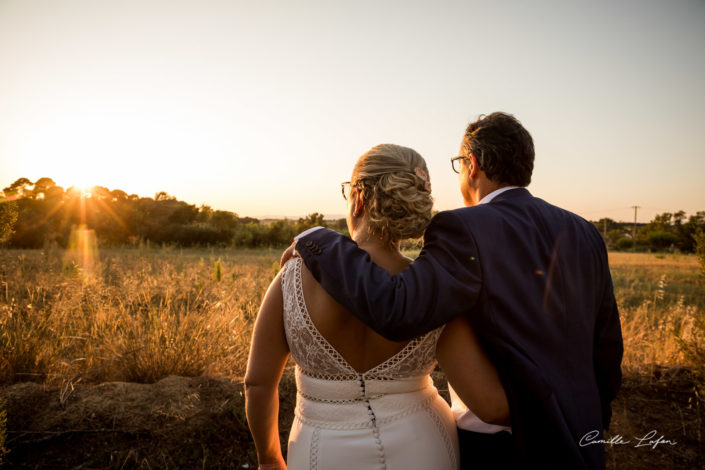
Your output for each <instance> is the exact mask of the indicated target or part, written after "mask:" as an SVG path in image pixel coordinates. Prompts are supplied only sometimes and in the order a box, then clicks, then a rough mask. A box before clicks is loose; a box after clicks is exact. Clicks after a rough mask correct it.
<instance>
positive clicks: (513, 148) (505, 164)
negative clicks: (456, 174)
mask: <svg viewBox="0 0 705 470" xmlns="http://www.w3.org/2000/svg"><path fill="white" fill-rule="evenodd" d="M463 150H464V152H465V154H466V155H468V156H469V155H470V154H473V155H475V157H476V158H477V162H478V164H479V165H480V170H482V171H484V172H485V174H486V175H487V178H488V179H490V180H492V181H493V182H495V183H499V184H507V185H513V186H528V185H529V183H530V182H531V173H532V171H533V170H534V141H533V140H532V138H531V134H529V131H527V130H526V129H524V126H522V125H521V123H520V122H519V121H518V120H517V118H515V117H514V116H512V115H511V114H507V113H501V112H496V113H492V114H489V115H487V116H480V117H479V119H478V120H477V121H475V122H472V123H470V124H468V127H467V129H465V137H464V138H463Z"/></svg>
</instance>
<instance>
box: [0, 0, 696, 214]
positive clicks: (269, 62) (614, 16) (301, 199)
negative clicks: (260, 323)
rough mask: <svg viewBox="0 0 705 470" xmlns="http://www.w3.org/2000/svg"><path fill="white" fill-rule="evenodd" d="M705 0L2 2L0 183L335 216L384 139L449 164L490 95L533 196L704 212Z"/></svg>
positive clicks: (440, 195) (446, 179) (451, 203)
mask: <svg viewBox="0 0 705 470" xmlns="http://www.w3.org/2000/svg"><path fill="white" fill-rule="evenodd" d="M704 46H705V2H703V1H695V0H693V1H685V0H674V1H668V2H666V1H651V0H638V1H619V2H611V1H610V2H607V1H590V2H588V1H585V2H572V1H571V2H565V1H537V2H526V1H498V2H479V1H462V2H460V1H458V2H439V1H434V2H431V1H427V2H418V1H413V0H407V1H389V2H380V1H360V0H358V1H354V2H352V1H351V2H338V1H301V2H293V1H281V2H275V1H257V2H245V1H215V0H201V1H196V0H193V1H183V0H170V1H166V0H164V1H148V0H143V1H133V0H123V1H119V2H116V1H102V0H73V1H68V0H43V1H39V0H0V188H2V187H5V186H8V185H9V184H11V183H12V182H13V181H14V180H16V179H17V178H19V177H27V178H29V179H31V180H32V181H35V180H36V179H37V178H39V177H42V176H48V177H51V178H53V179H54V180H55V181H56V182H57V184H59V185H62V186H64V187H68V186H71V185H79V186H90V185H101V186H106V187H108V188H110V189H122V190H124V191H126V192H127V193H136V194H139V195H141V196H153V195H154V194H155V193H156V192H158V191H167V192H168V193H170V194H173V195H174V196H176V197H177V198H178V199H181V200H185V201H187V202H189V203H192V204H197V205H200V204H208V205H210V206H212V207H214V208H217V209H224V210H230V211H234V212H237V213H238V214H240V215H242V216H255V217H263V216H267V215H275V216H289V217H298V216H301V215H305V214H308V213H311V212H314V211H318V212H321V213H324V214H326V215H327V216H340V215H341V214H342V213H343V212H344V202H343V200H342V198H341V197H340V182H341V181H345V180H348V179H349V178H350V173H351V171H352V167H353V164H354V162H355V160H356V159H357V157H359V156H360V155H361V154H362V153H364V152H365V151H366V150H367V149H369V148H370V147H372V146H374V145H376V144H379V143H387V142H389V143H396V144H401V145H406V146H409V147H412V148H414V149H416V150H417V151H419V152H420V153H421V154H422V155H423V156H424V157H425V158H426V160H427V162H428V165H429V169H430V173H431V181H432V184H433V193H434V196H435V200H436V209H439V210H443V209H450V208H454V207H459V206H460V205H462V199H461V197H460V194H459V191H458V183H457V178H456V175H455V174H454V173H453V172H452V170H451V168H450V163H449V161H448V160H449V158H450V157H452V156H454V155H456V154H457V152H458V148H459V144H460V140H461V138H462V134H463V131H464V128H465V126H466V125H467V123H468V122H470V121H473V120H475V119H476V118H477V117H478V115H480V114H483V113H485V114H487V113H490V112H492V111H497V110H502V111H506V112H510V113H512V114H514V115H515V116H516V117H517V118H518V119H519V120H520V121H522V123H523V124H524V125H525V127H526V128H527V129H528V130H529V131H530V132H531V133H532V135H533V138H534V143H535V146H536V164H535V169H534V178H533V181H532V183H531V185H530V186H529V189H530V191H532V193H533V194H534V195H536V196H539V197H542V198H544V199H546V200H548V201H549V202H552V203H554V204H556V205H559V206H561V207H564V208H566V209H569V210H572V211H574V212H577V213H578V214H580V215H582V216H584V217H586V218H588V219H591V220H597V219H599V218H601V217H611V218H613V219H616V220H632V218H633V214H634V211H633V209H631V206H633V205H639V206H641V209H639V220H640V221H648V220H650V219H651V218H652V217H653V216H654V215H655V214H657V213H661V212H667V211H668V212H672V211H677V210H685V211H686V212H687V213H688V214H693V213H695V212H696V211H699V210H705V152H703V150H702V149H703V146H704V145H705V144H704V142H705V141H704V140H703V134H704V133H705V49H704Z"/></svg>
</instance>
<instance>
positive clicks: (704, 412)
mask: <svg viewBox="0 0 705 470" xmlns="http://www.w3.org/2000/svg"><path fill="white" fill-rule="evenodd" d="M435 378H436V379H437V384H438V385H439V388H443V385H442V377H441V376H436V377H435ZM280 393H281V397H282V400H281V402H282V404H281V412H280V416H281V419H280V430H281V434H282V442H286V435H287V433H288V428H289V426H290V423H291V419H292V415H293V403H294V396H295V386H294V382H293V377H292V373H291V371H290V370H288V371H287V373H286V374H285V377H284V380H283V381H282V385H281V387H280ZM0 396H2V398H3V399H4V400H5V402H6V406H7V412H8V437H7V442H6V447H7V448H8V449H10V453H9V454H8V455H7V458H6V465H5V468H10V469H54V468H56V469H86V470H87V469H156V468H160V469H162V468H163V469H204V468H224V469H243V468H250V469H254V468H256V458H255V453H254V448H253V445H252V441H251V439H250V435H249V431H248V429H247V423H246V420H245V413H244V396H243V393H242V385H241V384H240V383H237V382H236V381H233V380H231V379H226V378H209V377H197V378H186V377H168V378H165V379H163V380H161V381H159V382H157V383H155V384H134V383H117V382H115V383H103V384H100V385H84V384H80V383H79V384H76V385H74V386H73V387H70V386H64V387H53V388H52V387H46V386H44V385H42V384H37V383H19V384H15V385H12V386H8V387H4V388H2V389H0ZM613 410H614V416H613V423H612V427H611V432H610V433H608V435H607V436H606V438H607V439H610V438H611V439H612V442H613V444H611V445H607V468H608V469H705V424H704V423H705V403H700V402H699V401H698V400H697V398H696V395H695V393H694V388H693V384H692V382H691V380H690V378H689V375H688V373H687V372H686V371H683V370H663V369H657V370H656V372H655V374H653V375H650V376H648V377H645V376H626V377H625V379H624V384H623V387H622V390H621V392H620V395H619V396H618V398H617V400H616V401H615V403H614V406H613ZM651 431H654V432H653V433H652V434H653V435H652V436H651V435H650V434H649V433H651ZM644 437H646V439H644V440H642V441H639V439H640V438H644ZM649 441H655V442H656V444H655V445H654V442H651V443H649ZM667 441H668V442H667Z"/></svg>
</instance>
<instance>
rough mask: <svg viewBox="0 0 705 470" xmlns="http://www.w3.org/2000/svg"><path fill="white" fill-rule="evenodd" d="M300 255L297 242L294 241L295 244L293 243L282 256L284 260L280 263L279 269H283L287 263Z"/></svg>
mask: <svg viewBox="0 0 705 470" xmlns="http://www.w3.org/2000/svg"><path fill="white" fill-rule="evenodd" d="M298 255H299V254H298V253H297V252H296V240H294V243H292V244H291V245H290V246H289V248H287V249H286V251H285V252H284V254H282V259H281V260H280V261H279V267H280V268H282V267H283V266H284V264H286V262H287V261H289V260H290V259H291V258H293V257H294V256H298Z"/></svg>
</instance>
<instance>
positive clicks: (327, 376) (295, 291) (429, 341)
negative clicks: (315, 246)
mask: <svg viewBox="0 0 705 470" xmlns="http://www.w3.org/2000/svg"><path fill="white" fill-rule="evenodd" d="M302 264H303V260H302V259H301V258H293V259H292V260H290V261H289V262H288V263H287V264H286V266H285V269H286V270H285V272H284V273H283V274H282V293H283V297H284V330H285V333H286V340H287V342H288V343H289V349H290V351H291V355H292V357H293V358H294V360H295V361H296V364H297V367H299V368H300V369H301V372H303V373H305V374H306V375H308V376H310V377H314V378H318V379H324V380H360V379H362V380H365V381H367V380H397V379H403V378H408V377H419V376H424V375H428V374H430V373H431V371H432V370H433V369H434V367H435V365H436V359H435V352H436V342H437V341H438V337H439V336H440V334H441V331H442V330H443V328H442V327H441V328H438V329H436V330H433V331H431V332H429V333H427V334H425V335H424V336H421V337H419V338H415V339H413V340H411V341H410V342H409V343H408V344H407V345H406V346H404V348H403V349H402V350H401V351H399V352H398V353H397V354H395V355H394V356H392V357H390V358H388V359H387V360H385V361H384V362H382V363H380V364H378V365H377V366H375V367H373V368H372V369H370V370H368V371H366V372H362V373H361V372H358V371H356V370H355V369H354V368H353V367H352V366H351V365H350V364H349V363H348V362H347V361H346V360H345V359H344V358H343V356H341V355H340V353H339V352H338V351H336V349H335V348H334V347H333V346H332V345H331V344H330V343H329V342H328V341H327V340H326V339H325V338H324V337H323V335H321V333H320V332H319V331H318V329H316V326H315V325H314V324H313V321H312V320H311V317H310V316H309V313H308V310H307V309H306V303H305V302H304V292H303V278H302V271H301V269H302Z"/></svg>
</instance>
